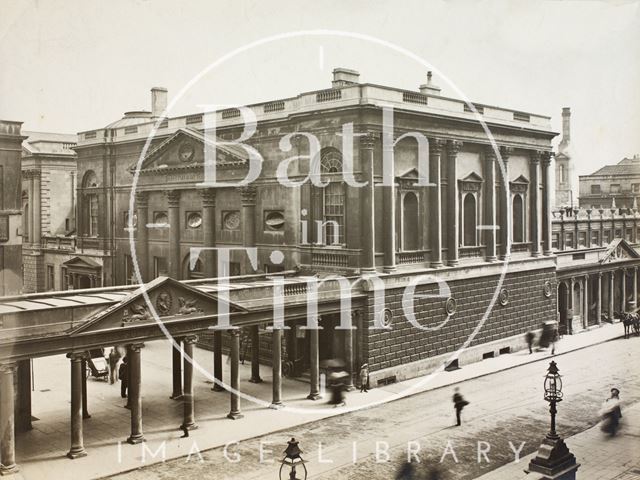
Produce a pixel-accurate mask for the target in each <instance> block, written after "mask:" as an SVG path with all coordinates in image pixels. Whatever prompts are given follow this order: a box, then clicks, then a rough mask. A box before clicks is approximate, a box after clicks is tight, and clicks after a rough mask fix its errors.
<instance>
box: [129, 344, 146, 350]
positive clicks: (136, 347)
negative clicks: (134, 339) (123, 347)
mask: <svg viewBox="0 0 640 480" xmlns="http://www.w3.org/2000/svg"><path fill="white" fill-rule="evenodd" d="M129 348H130V349H131V350H133V351H134V352H139V351H140V350H142V349H143V348H144V343H131V344H129Z"/></svg>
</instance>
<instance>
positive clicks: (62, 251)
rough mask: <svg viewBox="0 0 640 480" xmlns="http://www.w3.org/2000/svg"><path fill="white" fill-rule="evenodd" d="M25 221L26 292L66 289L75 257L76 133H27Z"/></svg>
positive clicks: (24, 155)
mask: <svg viewBox="0 0 640 480" xmlns="http://www.w3.org/2000/svg"><path fill="white" fill-rule="evenodd" d="M24 135H25V136H26V137H27V138H26V139H25V140H24V142H23V143H22V203H21V208H22V212H23V215H22V218H23V221H22V226H21V235H22V243H23V247H22V250H23V265H24V291H25V293H29V292H42V291H50V290H66V289H67V286H68V283H67V282H66V281H65V278H64V274H65V271H64V262H66V261H68V260H70V259H71V258H74V255H72V253H73V250H74V245H75V216H76V212H75V210H76V155H75V151H74V150H73V148H74V147H75V146H76V138H77V137H76V135H65V134H59V133H44V132H24Z"/></svg>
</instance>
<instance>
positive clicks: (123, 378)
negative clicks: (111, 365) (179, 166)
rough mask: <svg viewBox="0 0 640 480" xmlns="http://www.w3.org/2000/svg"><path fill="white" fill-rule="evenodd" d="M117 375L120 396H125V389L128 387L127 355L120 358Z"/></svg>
mask: <svg viewBox="0 0 640 480" xmlns="http://www.w3.org/2000/svg"><path fill="white" fill-rule="evenodd" d="M118 376H119V377H120V396H121V397H122V398H127V390H128V389H129V364H128V363H127V357H124V358H123V359H122V363H121V364H120V369H119V370H118ZM127 404H129V402H127Z"/></svg>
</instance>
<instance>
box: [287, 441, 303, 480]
mask: <svg viewBox="0 0 640 480" xmlns="http://www.w3.org/2000/svg"><path fill="white" fill-rule="evenodd" d="M301 453H302V450H300V447H299V446H298V441H296V439H295V438H293V437H292V438H291V440H289V441H288V442H287V448H286V450H285V451H284V458H283V459H282V460H281V461H280V463H281V464H282V465H281V466H280V480H285V479H283V477H282V470H283V469H284V467H285V465H286V466H287V467H290V468H291V471H290V472H289V480H307V467H305V465H304V464H305V461H304V460H303V459H302V457H301V456H300V454H301ZM296 467H302V469H303V470H304V478H301V479H300V478H298V477H296Z"/></svg>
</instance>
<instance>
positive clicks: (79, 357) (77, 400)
mask: <svg viewBox="0 0 640 480" xmlns="http://www.w3.org/2000/svg"><path fill="white" fill-rule="evenodd" d="M67 357H68V358H69V359H70V360H71V448H70V449H69V452H68V453H67V457H69V458H78V457H84V456H86V455H87V452H86V451H85V449H84V442H83V435H82V382H83V381H84V379H83V378H82V362H83V360H84V353H70V354H68V355H67ZM3 462H4V459H3Z"/></svg>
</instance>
